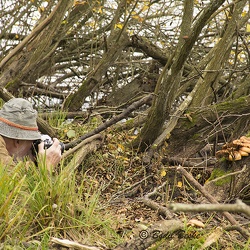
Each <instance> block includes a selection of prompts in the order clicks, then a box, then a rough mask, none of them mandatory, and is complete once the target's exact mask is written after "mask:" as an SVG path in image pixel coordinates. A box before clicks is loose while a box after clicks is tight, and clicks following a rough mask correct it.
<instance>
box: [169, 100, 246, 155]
mask: <svg viewBox="0 0 250 250" xmlns="http://www.w3.org/2000/svg"><path fill="white" fill-rule="evenodd" d="M249 102H250V96H245V97H241V98H238V99H236V100H232V101H228V102H223V103H219V104H214V105H209V106H207V107H204V108H193V109H189V110H188V111H187V112H186V114H184V115H183V116H182V117H180V118H179V122H178V124H177V125H176V127H175V128H174V129H173V131H172V133H171V137H170V139H169V146H168V155H169V156H171V155H175V156H176V157H182V158H183V157H187V158H188V157H190V156H193V155H195V154H196V153H197V152H198V151H199V150H201V149H202V148H203V147H204V146H205V145H206V144H207V143H212V144H216V143H217V142H224V143H225V142H227V141H231V140H232V139H237V138H238V137H240V136H241V135H244V134H246V133H247V132H248V130H249V118H250V113H249Z"/></svg>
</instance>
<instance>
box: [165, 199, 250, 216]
mask: <svg viewBox="0 0 250 250" xmlns="http://www.w3.org/2000/svg"><path fill="white" fill-rule="evenodd" d="M169 208H170V209H172V210H173V211H178V212H179V211H182V212H207V211H217V212H224V211H228V212H237V213H244V214H246V215H247V216H249V217H250V207H249V206H247V205H246V204H245V203H243V202H242V201H240V200H237V201H236V203H235V204H182V203H171V204H169Z"/></svg>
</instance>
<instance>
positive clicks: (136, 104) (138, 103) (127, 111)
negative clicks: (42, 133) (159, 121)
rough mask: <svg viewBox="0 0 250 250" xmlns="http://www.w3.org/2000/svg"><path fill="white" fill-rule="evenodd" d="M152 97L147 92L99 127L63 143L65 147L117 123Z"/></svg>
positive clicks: (70, 146) (69, 146)
mask: <svg viewBox="0 0 250 250" xmlns="http://www.w3.org/2000/svg"><path fill="white" fill-rule="evenodd" d="M152 98H153V94H149V95H146V96H145V97H143V98H142V99H140V100H139V101H136V102H134V103H133V104H131V105H130V106H129V107H128V108H127V109H125V110H124V111H123V112H122V113H121V114H119V115H116V116H114V117H112V118H111V119H110V120H107V121H106V122H104V123H103V124H101V125H100V126H99V127H97V128H95V129H94V130H92V131H91V132H89V133H87V134H85V135H83V136H81V137H80V138H78V139H76V140H74V141H72V142H70V143H67V144H66V145H65V149H69V148H72V147H74V146H76V145H77V144H78V143H80V142H81V141H83V140H84V139H86V138H88V137H90V136H92V135H95V134H97V133H100V132H102V131H104V130H105V129H106V128H108V127H110V126H111V125H113V124H115V123H117V122H118V121H121V120H122V119H124V118H127V117H128V115H129V114H130V113H132V112H133V111H135V110H136V109H138V108H139V107H140V106H142V105H144V104H146V103H148V102H149V101H150V100H152Z"/></svg>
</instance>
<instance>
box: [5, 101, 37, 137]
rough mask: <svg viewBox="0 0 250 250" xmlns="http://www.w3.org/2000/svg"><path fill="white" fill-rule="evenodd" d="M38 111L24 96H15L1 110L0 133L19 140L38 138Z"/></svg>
mask: <svg viewBox="0 0 250 250" xmlns="http://www.w3.org/2000/svg"><path fill="white" fill-rule="evenodd" d="M36 119H37V111H36V110H34V109H33V107H32V104H31V103H30V102H28V101H27V100H25V99H23V98H13V99H11V100H9V101H8V102H6V103H5V104H4V105H3V107H2V109H1V110H0V135H3V136H5V137H8V138H12V139H19V140H38V139H40V138H41V134H40V133H39V131H38V127H37V122H36Z"/></svg>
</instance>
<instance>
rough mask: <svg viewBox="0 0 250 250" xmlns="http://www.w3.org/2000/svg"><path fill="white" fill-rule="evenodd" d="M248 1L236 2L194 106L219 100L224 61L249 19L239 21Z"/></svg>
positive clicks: (206, 71) (203, 78) (208, 66)
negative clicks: (218, 87) (218, 91)
mask: <svg viewBox="0 0 250 250" xmlns="http://www.w3.org/2000/svg"><path fill="white" fill-rule="evenodd" d="M246 2H247V0H244V1H239V2H238V3H237V4H235V8H234V9H235V10H234V13H233V15H232V17H231V18H230V21H229V23H228V25H227V28H226V31H225V33H224V35H223V37H222V38H221V39H220V41H219V42H218V44H217V45H216V46H215V49H214V50H213V56H212V59H211V61H210V62H209V63H208V65H207V67H206V69H205V71H204V74H203V76H202V78H200V79H199V81H202V83H203V84H202V85H201V87H200V88H199V89H198V90H197V93H196V96H195V97H194V100H193V102H192V104H191V106H192V107H200V106H206V105H208V104H211V102H212V101H215V102H216V101H217V100H216V97H215V95H216V93H215V90H216V89H217V86H218V82H219V79H220V77H221V74H222V71H221V70H222V69H223V67H224V63H225V62H226V60H227V59H228V56H229V54H230V51H231V48H232V45H233V42H234V40H235V38H236V34H237V33H236V32H237V30H239V29H240V28H241V26H242V25H244V24H245V22H247V20H248V19H247V18H245V19H243V20H242V21H239V20H240V19H239V16H241V14H242V11H243V8H244V7H245V5H246Z"/></svg>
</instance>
